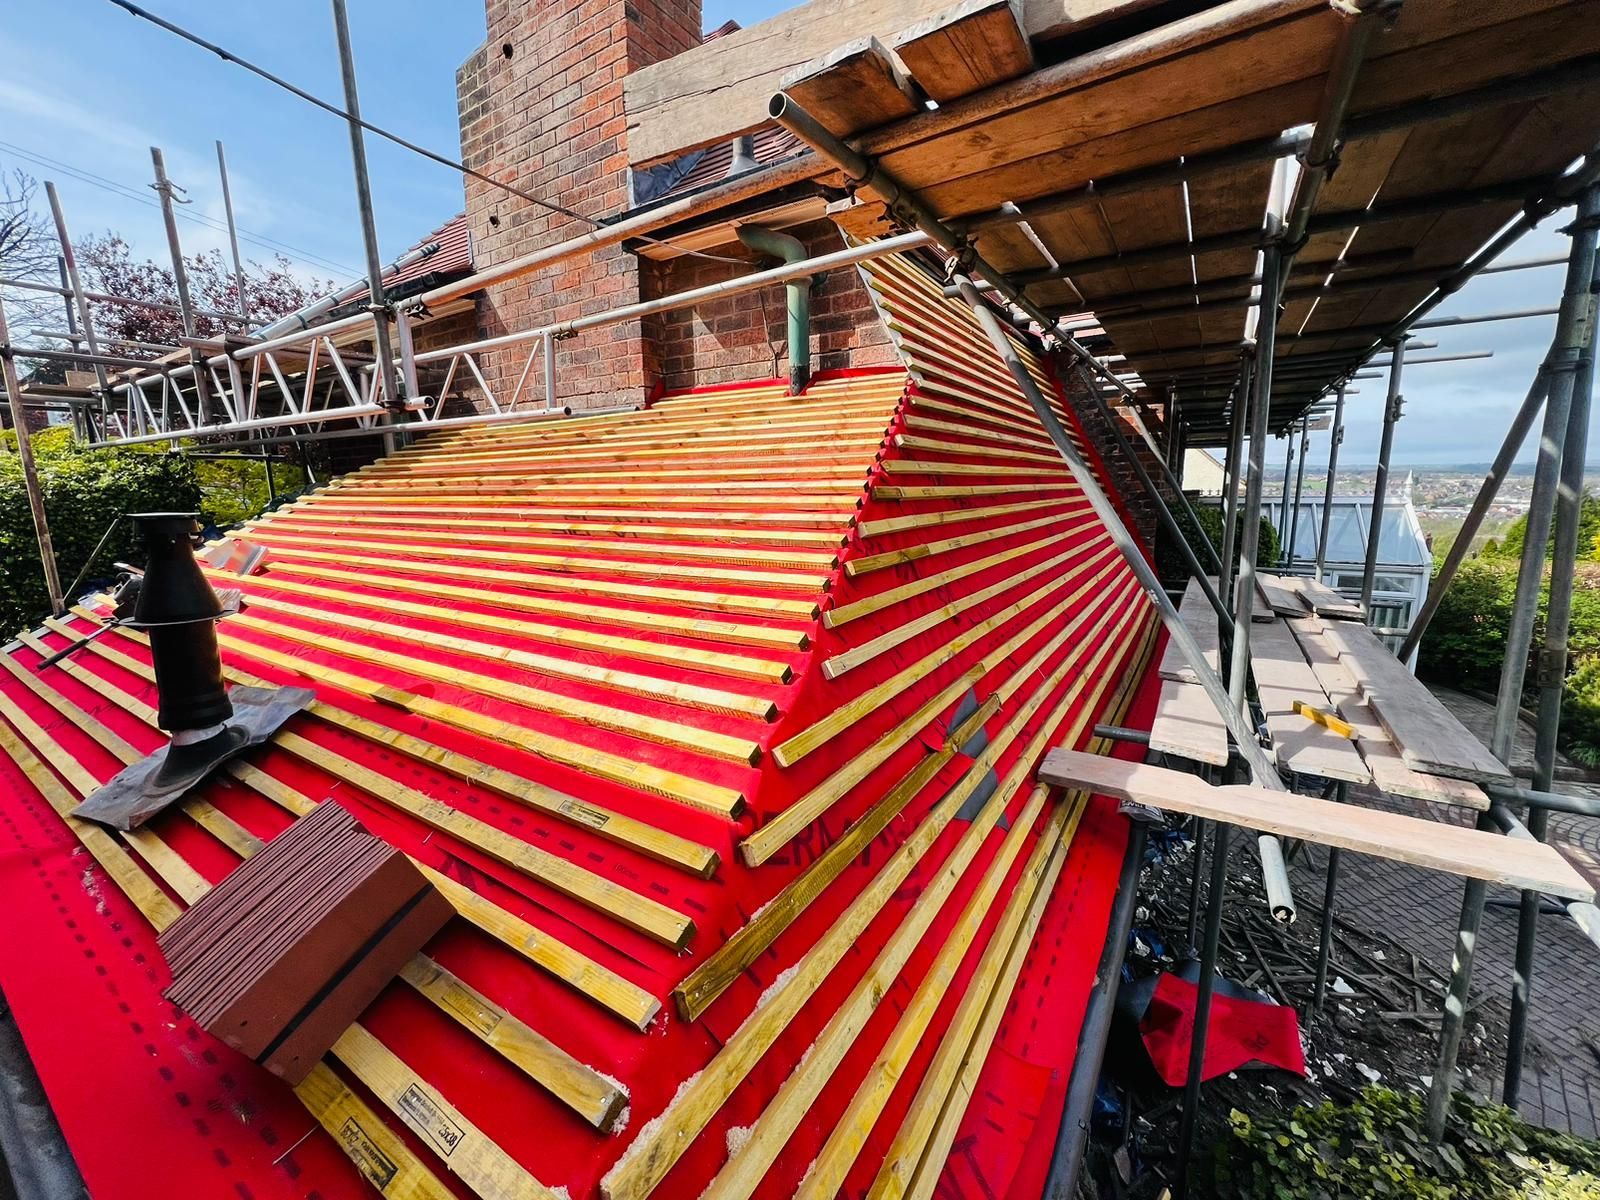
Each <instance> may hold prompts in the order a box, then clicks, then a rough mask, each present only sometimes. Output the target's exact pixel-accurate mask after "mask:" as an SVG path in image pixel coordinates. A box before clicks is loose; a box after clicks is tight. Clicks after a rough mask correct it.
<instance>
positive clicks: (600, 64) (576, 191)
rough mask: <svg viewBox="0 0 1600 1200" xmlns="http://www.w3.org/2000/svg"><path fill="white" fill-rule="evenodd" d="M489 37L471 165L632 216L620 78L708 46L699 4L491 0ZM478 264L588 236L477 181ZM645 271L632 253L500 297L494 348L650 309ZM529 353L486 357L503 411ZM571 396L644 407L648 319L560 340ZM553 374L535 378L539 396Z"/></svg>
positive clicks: (471, 124)
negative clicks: (531, 334)
mask: <svg viewBox="0 0 1600 1200" xmlns="http://www.w3.org/2000/svg"><path fill="white" fill-rule="evenodd" d="M487 21H488V38H487V40H486V41H485V42H484V45H483V47H482V48H481V49H479V50H478V51H477V52H476V53H475V54H473V56H472V57H471V58H469V59H468V60H467V61H466V62H465V63H463V64H462V66H461V68H460V70H459V71H458V72H457V74H456V97H457V104H458V107H459V111H460V121H461V150H462V155H463V159H464V161H465V162H466V164H467V165H468V166H471V167H473V168H475V169H477V170H480V171H483V172H484V173H485V174H488V175H491V176H493V177H495V178H496V179H501V180H504V181H505V182H508V183H512V184H515V185H516V186H518V187H519V188H522V189H523V190H525V191H527V192H529V193H531V194H532V195H535V196H539V197H543V198H546V199H548V200H550V201H552V202H554V203H557V204H560V205H562V206H564V207H566V208H569V209H573V210H576V211H577V212H580V213H583V214H587V215H591V216H610V215H612V214H615V213H618V212H621V211H623V210H625V209H626V208H627V207H628V206H629V197H628V153H627V121H626V117H625V115H624V112H623V104H622V80H623V77H624V76H625V75H626V74H627V73H628V72H629V71H633V70H638V69H639V68H641V67H645V66H648V65H649V64H651V63H653V62H657V61H659V60H661V59H663V58H668V57H670V56H672V55H674V54H678V53H681V52H682V51H684V50H687V49H689V48H691V47H693V46H696V45H699V43H700V22H701V14H700V0H489V3H488V7H487ZM466 207H467V221H468V226H469V228H470V230H471V234H472V243H473V259H474V263H475V265H476V266H477V267H478V268H479V269H480V270H481V269H484V268H487V267H493V266H496V265H498V264H501V263H504V262H507V261H509V260H511V259H513V258H517V257H519V256H521V255H524V254H527V253H529V252H531V251H534V250H537V249H539V248H540V247H543V246H548V245H551V244H553V243H556V242H559V241H563V240H565V239H566V238H569V237H572V236H574V235H576V234H578V233H581V232H583V231H584V230H586V229H588V228H590V226H589V224H588V223H587V222H584V221H580V220H576V219H574V218H572V217H569V216H565V215H562V214H560V213H553V212H551V211H549V210H548V209H545V208H542V207H540V206H538V205H535V204H533V203H531V202H529V201H527V200H523V199H521V198H519V197H517V196H514V195H512V194H511V193H509V192H506V191H504V190H502V189H500V188H497V187H493V186H491V185H489V184H486V183H482V182H480V181H478V180H474V179H470V178H469V179H468V180H467V181H466ZM641 294H642V293H641V287H640V267H639V262H638V260H637V259H636V258H635V256H634V255H632V254H630V253H628V252H627V251H625V250H623V249H622V248H621V247H613V248H611V249H609V250H602V251H599V252H597V253H595V254H592V255H583V256H580V257H579V258H577V259H574V260H573V261H571V262H569V263H567V264H565V265H564V266H562V267H560V268H557V269H553V270H550V271H543V272H539V273H536V274H534V275H531V276H528V277H526V278H522V279H515V280H512V281H510V282H508V283H505V284H501V285H499V286H497V287H494V288H491V289H489V291H488V294H487V295H486V296H485V298H484V299H483V300H482V301H480V303H479V305H478V331H479V333H480V334H481V335H482V336H484V337H493V336H496V335H499V334H503V333H508V332H514V331H519V330H526V329H532V328H536V327H538V326H540V325H545V324H549V323H550V322H552V321H560V320H567V319H569V318H572V317H578V316H582V315H584V314H586V313H591V312H597V311H599V310H602V309H606V308H611V307H614V306H616V305H620V304H628V303H632V302H634V301H637V300H638V299H640V298H641ZM526 355H527V351H526V349H525V348H520V347H518V348H513V349H511V350H508V351H503V352H500V353H497V354H493V355H489V356H486V357H487V359H488V362H487V363H486V364H485V365H486V371H485V374H486V375H487V376H488V379H489V383H490V385H491V386H492V387H494V388H495V391H496V394H497V396H499V397H500V398H501V399H502V400H504V399H506V398H508V397H509V394H510V392H511V390H512V388H513V387H514V386H515V384H516V380H517V377H518V376H519V375H520V374H521V370H522V365H523V363H524V361H525V359H526ZM556 368H557V377H558V380H559V386H560V389H561V398H562V400H563V401H564V402H566V403H568V404H571V405H572V406H573V407H574V408H580V407H598V406H602V405H605V404H608V403H615V402H618V401H623V400H627V401H633V400H637V399H638V398H639V397H640V396H641V394H642V393H643V391H644V389H645V388H646V387H648V386H649V384H650V383H651V382H652V381H653V379H654V377H655V375H656V362H655V355H654V350H653V347H652V346H651V345H649V343H648V342H647V340H646V339H645V338H644V337H643V336H641V330H640V326H639V323H638V322H636V321H635V322H629V323H627V324H623V325H617V326H613V327H610V328H608V329H601V330H596V331H594V332H591V333H587V334H584V335H582V336H580V337H578V338H574V339H572V340H570V341H567V342H564V343H558V348H557V353H556ZM540 374H541V372H540V371H538V370H535V371H533V372H531V373H530V376H529V384H528V386H529V387H531V388H534V389H537V388H538V386H539V384H538V379H539V376H540Z"/></svg>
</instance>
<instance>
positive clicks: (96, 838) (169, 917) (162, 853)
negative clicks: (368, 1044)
mask: <svg viewBox="0 0 1600 1200" xmlns="http://www.w3.org/2000/svg"><path fill="white" fill-rule="evenodd" d="M7 663H8V664H12V660H11V659H10V658H9V656H7ZM13 665H14V664H13ZM84 716H85V717H86V718H87V714H84ZM87 719H88V720H89V721H93V720H94V719H93V718H87ZM96 724H98V723H97V722H96ZM102 728H103V726H102ZM0 729H4V727H3V726H0ZM91 732H92V731H91ZM108 732H109V731H108ZM113 736H115V735H113ZM4 740H8V741H9V743H10V744H7V745H6V749H7V750H8V752H10V751H12V750H13V749H14V748H16V749H19V750H20V751H21V752H20V754H14V757H15V758H16V759H17V760H18V762H19V765H23V763H24V761H25V760H26V758H27V757H30V756H31V755H30V752H29V751H27V750H26V749H24V748H20V747H15V739H14V738H13V737H12V735H11V734H10V732H9V730H5V731H4ZM124 745H126V743H124ZM128 749H129V750H131V749H132V748H131V747H128ZM134 753H135V754H137V752H136V751H134ZM34 762H37V760H36V759H35V760H34ZM230 766H232V767H237V768H242V769H243V770H242V771H241V772H240V774H241V775H244V772H245V771H249V770H253V768H247V766H246V764H243V763H233V764H230ZM39 775H40V777H41V778H42V779H45V780H48V782H47V783H46V784H45V786H44V787H43V788H41V791H42V792H43V793H44V794H46V797H47V799H50V800H51V801H52V805H53V806H54V807H57V809H58V811H59V812H61V815H62V816H63V817H64V818H65V819H66V820H67V823H68V826H69V828H72V829H73V831H74V832H75V833H76V834H77V835H78V836H79V838H80V840H82V841H83V842H84V844H85V846H86V848H89V849H90V851H91V853H93V854H95V857H96V858H97V860H102V859H103V860H104V863H103V865H107V866H108V869H109V870H111V873H112V877H113V879H114V880H115V881H116V882H117V883H118V884H119V886H122V887H124V890H125V891H128V893H129V895H130V898H133V899H134V900H135V903H136V904H138V905H139V907H140V909H141V911H143V912H145V913H146V915H147V916H149V917H150V919H151V920H152V924H155V925H156V928H157V930H158V931H160V930H161V929H164V928H165V927H166V926H167V925H170V924H171V923H172V922H173V921H175V920H176V919H177V916H178V913H177V910H176V907H175V906H173V905H172V904H171V902H170V901H169V900H167V898H166V897H165V895H163V894H161V893H160V892H159V889H155V888H154V887H153V885H152V884H151V883H150V881H149V879H148V877H146V876H144V874H143V872H141V871H139V870H138V868H137V867H136V866H134V864H133V863H132V861H131V859H129V858H128V857H127V855H126V854H125V852H122V851H121V850H120V849H118V848H117V847H115V844H114V843H111V842H110V839H109V837H107V836H106V835H105V834H104V831H103V830H100V829H99V827H98V826H95V825H93V824H92V823H89V822H81V821H78V820H76V819H75V818H73V817H71V816H70V815H69V814H70V806H71V805H72V800H71V798H70V796H67V795H66V794H65V790H64V789H63V788H62V787H61V785H60V784H59V783H57V782H55V780H54V779H52V778H49V777H48V773H46V772H43V771H42V770H41V771H40V772H39ZM244 777H246V778H248V776H247V775H244ZM301 799H302V802H303V803H304V804H307V805H309V803H310V802H309V800H308V799H306V798H304V797H302V798H301ZM204 807H205V808H206V809H210V807H211V806H210V805H205V806H204ZM211 811H213V812H215V810H214V809H213V810H211ZM216 815H217V816H218V817H221V814H220V813H217V814H216ZM223 820H227V818H223ZM127 840H128V841H129V843H130V844H131V845H133V846H134V847H135V848H136V849H137V850H138V851H139V853H140V854H141V856H143V857H144V858H145V859H146V861H147V862H149V863H150V864H151V865H152V866H153V867H155V868H156V869H157V870H158V873H160V874H161V875H162V877H163V878H164V879H167V881H168V883H169V885H170V886H173V887H174V889H175V890H178V891H179V892H180V894H182V895H183V896H184V898H185V899H186V900H188V901H190V902H193V901H194V900H197V899H199V898H200V897H201V896H203V895H204V894H205V893H206V892H208V891H209V890H210V887H211V885H210V884H209V883H208V882H207V881H205V880H204V879H203V878H201V877H200V876H199V875H198V874H197V873H195V872H193V870H192V869H191V868H189V867H188V865H187V864H186V863H184V862H183V860H182V859H181V858H179V857H178V856H177V854H176V853H175V852H174V851H172V850H171V848H170V847H168V846H166V844H165V843H164V842H162V841H161V839H160V838H158V837H157V836H156V835H155V834H154V833H152V832H151V831H149V830H146V829H140V830H136V831H134V832H133V833H132V834H130V835H127ZM97 842H104V843H107V845H106V846H101V847H99V848H98V850H97V847H96V843H97ZM262 845H263V843H262V842H261V841H260V840H259V839H255V838H251V839H250V843H249V844H246V845H243V846H239V847H236V848H237V849H239V850H240V853H241V854H242V856H243V857H249V856H250V855H251V854H253V853H255V852H256V851H257V850H259V849H261V847H262ZM107 849H109V850H110V851H113V852H114V853H111V854H107V853H106V850H107ZM428 966H436V964H431V963H430V960H428V959H426V958H422V957H421V956H418V958H417V959H416V960H414V961H413V963H412V964H410V965H409V966H408V967H407V971H408V972H413V971H418V970H420V969H425V968H426V967H428ZM439 970H440V971H441V972H442V970H443V969H442V968H439ZM444 975H445V976H446V977H447V979H445V980H443V981H441V982H442V983H443V984H444V985H445V986H446V988H447V986H448V983H449V982H450V981H453V982H454V983H455V984H456V985H458V986H459V988H461V989H464V990H465V992H466V993H467V994H468V995H470V996H473V997H477V999H479V1000H483V1001H484V1003H485V1004H486V1005H489V1006H490V1008H489V1009H488V1010H486V1011H487V1012H488V1013H489V1014H490V1015H492V1013H493V1009H494V1008H497V1007H498V1006H492V1002H488V1001H487V1000H485V999H484V998H483V997H481V996H477V994H476V993H474V992H471V989H467V988H466V986H465V985H464V984H461V983H460V981H459V980H455V979H454V977H453V976H449V975H448V972H444ZM419 990H421V991H423V992H424V994H425V995H427V996H428V998H429V999H430V1000H431V1001H433V1002H434V1003H435V1004H437V1005H438V1006H439V1007H441V1009H444V1010H445V1011H447V1012H451V1014H452V1015H456V1012H455V1011H454V1010H452V1009H451V1008H450V1007H449V1006H448V1005H447V1003H445V1001H446V1000H448V999H451V997H446V996H441V995H440V994H439V993H440V990H441V988H440V987H438V986H435V987H430V988H419ZM458 1007H459V1006H458ZM500 1013H501V1015H502V1016H506V1017H509V1014H504V1011H503V1010H500ZM458 1019H459V1017H458ZM510 1020H511V1022H512V1024H510V1025H508V1026H506V1030H507V1032H506V1033H505V1034H503V1035H501V1036H499V1037H496V1036H495V1034H496V1033H497V1030H496V1029H491V1030H489V1031H488V1033H484V1032H483V1031H482V1030H481V1028H479V1027H476V1026H474V1025H473V1024H472V1023H471V1022H468V1021H463V1023H464V1024H466V1025H467V1026H468V1028H469V1029H472V1030H473V1031H474V1034H475V1035H476V1036H479V1037H480V1039H481V1040H483V1041H484V1042H485V1043H486V1044H488V1045H490V1046H492V1047H494V1048H495V1049H497V1050H499V1051H501V1053H503V1054H505V1056H506V1057H507V1059H508V1060H509V1061H511V1062H513V1063H514V1064H515V1065H517V1066H519V1067H521V1068H522V1069H524V1070H528V1071H529V1073H530V1075H534V1071H532V1070H529V1068H530V1067H541V1066H548V1067H550V1068H551V1070H550V1071H549V1072H547V1074H557V1075H559V1076H560V1078H557V1079H556V1080H554V1082H555V1083H556V1084H557V1085H558V1086H560V1085H561V1084H562V1083H563V1082H566V1083H570V1082H571V1080H572V1079H579V1080H581V1079H582V1073H585V1072H586V1073H587V1075H588V1076H590V1077H592V1080H591V1081H590V1082H589V1086H590V1087H591V1088H592V1087H593V1086H595V1085H598V1086H599V1087H602V1088H604V1087H609V1085H606V1084H605V1083H604V1081H603V1080H602V1079H600V1077H599V1076H597V1075H595V1074H594V1073H593V1072H592V1071H589V1070H588V1068H585V1067H582V1066H581V1064H577V1063H575V1062H572V1063H562V1062H557V1061H554V1060H552V1062H551V1063H548V1064H547V1063H542V1062H538V1061H535V1060H533V1059H532V1058H531V1057H530V1056H529V1055H528V1054H527V1053H522V1054H517V1053H515V1051H516V1050H517V1048H519V1047H522V1046H524V1045H526V1046H535V1045H536V1044H537V1042H540V1041H542V1039H540V1038H539V1035H537V1034H535V1033H533V1031H532V1030H529V1029H527V1028H526V1026H521V1023H520V1022H516V1020H515V1018H510ZM518 1026H521V1028H520V1029H519V1028H518ZM355 1028H356V1029H357V1030H359V1028H360V1027H359V1026H357V1027H355ZM513 1039H514V1040H513ZM501 1042H504V1043H506V1044H505V1045H501V1044H500V1043H501ZM551 1049H554V1048H553V1047H551ZM508 1051H511V1052H508ZM557 1053H559V1052H557ZM557 1068H559V1070H557ZM317 1070H319V1071H325V1070H326V1069H325V1068H321V1067H319V1068H317ZM313 1075H314V1076H315V1072H314V1073H313ZM534 1077H536V1078H537V1077H538V1076H537V1075H535V1076H534ZM318 1079H320V1082H318ZM541 1082H545V1081H544V1080H541ZM547 1086H549V1083H547ZM297 1090H298V1089H297ZM342 1090H344V1089H342V1085H340V1084H338V1083H337V1079H336V1077H335V1078H334V1079H333V1080H332V1082H331V1083H330V1082H329V1080H328V1079H327V1078H326V1076H323V1077H317V1078H315V1079H313V1081H311V1082H310V1085H309V1088H308V1090H307V1091H306V1092H304V1093H301V1094H302V1097H303V1098H304V1099H306V1100H307V1104H308V1107H309V1108H311V1110H312V1112H313V1115H315V1116H318V1118H319V1120H320V1119H322V1114H323V1113H324V1112H325V1111H327V1110H328V1109H329V1107H330V1106H332V1107H336V1108H339V1109H342V1110H343V1111H344V1112H345V1114H346V1115H347V1116H348V1115H349V1114H350V1113H351V1112H353V1111H354V1110H353V1109H351V1107H350V1105H349V1103H347V1102H345V1101H344V1100H342V1099H341V1098H340V1093H341V1091H342ZM553 1090H554V1089H553ZM566 1098H567V1097H565V1096H563V1099H566ZM351 1099H353V1098H351ZM355 1103H357V1104H359V1102H355ZM618 1104H620V1097H618V1098H617V1099H616V1100H615V1101H613V1102H612V1103H611V1104H610V1105H609V1106H608V1107H609V1114H610V1115H611V1116H614V1114H615V1111H616V1108H617V1106H618ZM590 1107H591V1108H592V1107H593V1106H592V1105H590ZM363 1111H365V1110H364V1109H363ZM585 1115H586V1116H589V1113H587V1112H586V1113H585ZM590 1119H591V1120H593V1119H594V1118H593V1117H590ZM608 1119H609V1118H608ZM364 1136H365V1137H366V1138H367V1139H369V1141H370V1139H371V1138H372V1137H373V1136H374V1135H373V1132H372V1131H371V1130H366V1131H364ZM385 1136H387V1137H388V1138H390V1139H392V1135H389V1134H387V1131H385ZM338 1140H339V1141H340V1145H341V1148H342V1149H343V1150H345V1152H346V1153H347V1154H349V1155H350V1156H351V1157H352V1160H353V1161H355V1162H356V1164H357V1166H358V1167H361V1166H363V1165H364V1159H363V1157H362V1153H361V1152H362V1151H363V1150H364V1149H365V1147H364V1146H362V1145H358V1144H357V1143H356V1142H353V1141H352V1140H351V1137H350V1131H349V1129H348V1123H347V1124H346V1126H345V1127H344V1128H343V1135H342V1136H341V1137H340V1138H339V1139H338ZM372 1144H376V1143H372ZM401 1178H402V1177H401V1176H394V1177H392V1179H391V1180H390V1182H394V1181H398V1180H400V1179H401ZM406 1178H409V1177H406ZM427 1181H431V1185H428V1186H424V1187H423V1189H422V1190H421V1191H414V1192H406V1191H400V1192H392V1193H391V1191H384V1194H386V1195H387V1194H416V1195H440V1194H442V1195H448V1192H447V1191H445V1192H441V1191H440V1190H439V1189H438V1182H437V1180H434V1179H433V1177H432V1176H431V1175H426V1176H425V1179H424V1184H427ZM374 1182H379V1181H377V1180H375V1181H374ZM413 1182H414V1180H413ZM407 1186H409V1185H407ZM380 1190H383V1189H382V1188H380Z"/></svg>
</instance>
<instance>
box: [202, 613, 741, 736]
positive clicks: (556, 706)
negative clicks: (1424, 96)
mask: <svg viewBox="0 0 1600 1200" xmlns="http://www.w3.org/2000/svg"><path fill="white" fill-rule="evenodd" d="M230 624H232V625H234V626H236V627H238V628H241V629H257V630H261V631H262V632H265V633H270V634H271V635H272V636H274V637H279V638H282V639H284V640H285V641H290V642H295V643H298V644H299V645H302V646H308V647H313V648H316V649H323V650H329V651H332V652H334V653H336V654H341V655H344V656H346V657H349V658H353V659H356V660H357V661H360V662H367V663H371V664H373V665H375V666H393V665H395V663H396V662H397V661H403V662H404V664H405V670H406V671H407V673H409V674H412V675H415V676H417V677H418V678H421V679H430V680H433V681H434V682H436V683H442V684H445V685H446V686H448V687H454V688H461V689H463V690H465V691H469V692H476V693H478V694H480V695H485V696H495V697H497V698H499V699H501V700H505V701H508V702H509V703H512V704H519V705H522V706H523V707H526V708H530V709H533V710H534V711H535V712H543V713H549V714H550V715H552V716H557V717H562V718H564V719H566V720H569V721H576V722H578V723H580V724H584V725H593V726H594V727H595V728H597V729H610V730H613V731H615V732H618V733H625V734H631V735H632V736H634V737H639V738H643V739H645V740H646V741H652V742H660V743H662V744H664V745H669V746H680V747H682V748H684V749H686V750H692V751H694V752H696V753H699V754H706V755H709V756H711V757H713V758H723V759H727V760H728V761H730V762H737V763H744V764H746V765H754V764H755V762H756V760H757V759H759V758H760V756H761V754H760V748H759V747H758V746H757V745H756V744H755V742H753V741H751V740H749V739H748V738H736V737H731V736H729V735H727V734H720V733H715V732H712V731H710V730H704V729H696V728H695V727H694V726H692V725H682V724H680V723H678V722H676V721H664V720H662V719H660V718H658V717H647V716H644V715H643V714H641V713H634V712H629V711H627V710H626V709H620V708H611V707H609V706H608V705H604V704H595V703H593V702H591V701H587V700H578V699H575V698H574V697H571V696H564V695H562V694H561V693H559V692H548V691H545V690H543V689H541V688H535V687H528V686H526V685H524V684H519V683H511V682H508V681H506V680H503V679H499V678H497V677H495V676H492V675H484V674H481V673H479V672H476V671H467V670H463V669H461V668H458V667H452V666H446V665H443V664H440V663H435V662H431V661H429V660H426V659H420V658H409V657H408V658H403V659H402V658H401V657H400V656H398V655H397V654H396V653H395V652H394V651H392V650H384V649H379V648H377V647H374V646H368V645H365V644H362V643H358V642H337V643H334V644H333V645H329V644H328V640H327V639H326V638H319V637H318V636H317V635H316V634H314V633H311V632H309V631H307V630H304V629H299V628H296V627H293V626H289V625H280V624H278V623H277V622H274V621H267V620H264V619H262V618H260V617H250V616H244V615H241V616H237V617H234V618H233V619H232V621H231V622H230ZM230 645H237V640H236V639H230ZM249 645H250V646H251V647H252V652H255V651H257V650H259V649H260V647H257V646H256V645H255V643H249ZM296 661H300V662H302V663H303V665H305V666H310V665H312V664H309V663H304V660H296Z"/></svg>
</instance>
